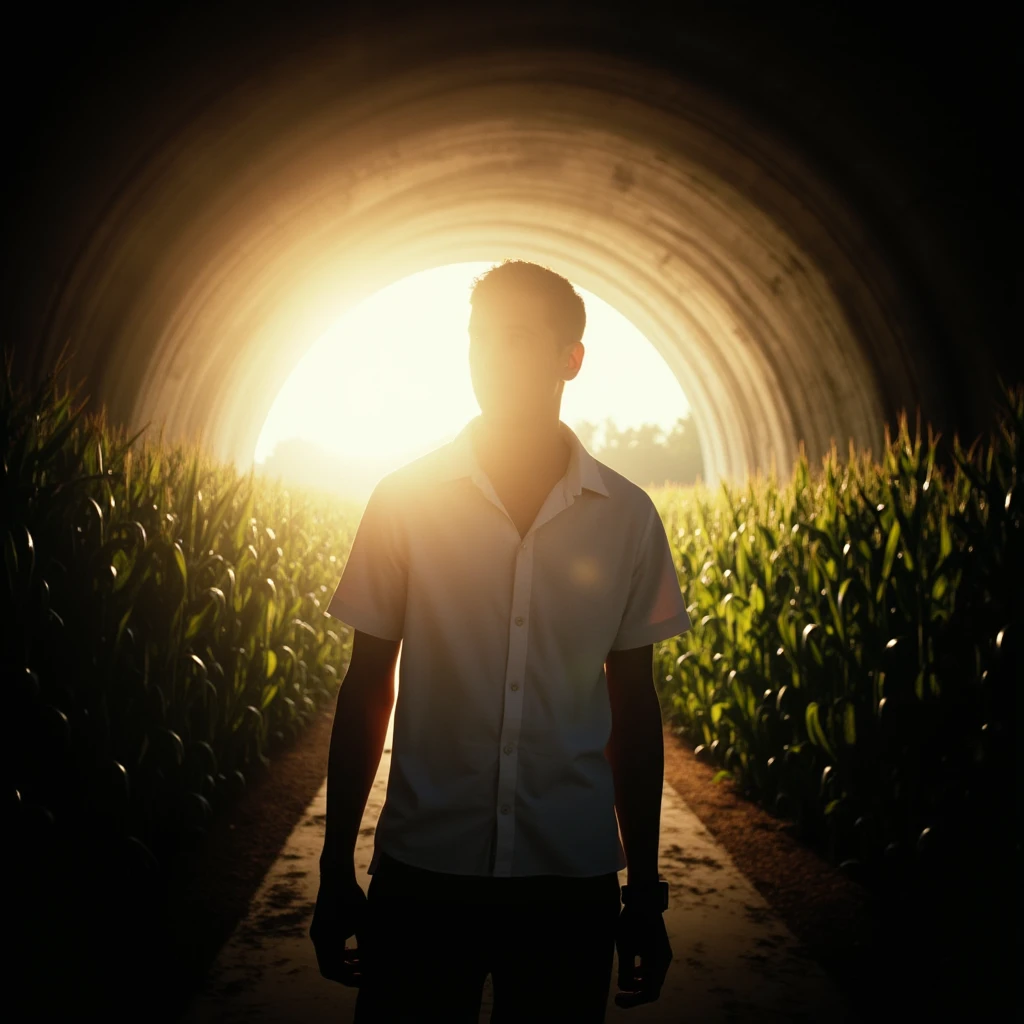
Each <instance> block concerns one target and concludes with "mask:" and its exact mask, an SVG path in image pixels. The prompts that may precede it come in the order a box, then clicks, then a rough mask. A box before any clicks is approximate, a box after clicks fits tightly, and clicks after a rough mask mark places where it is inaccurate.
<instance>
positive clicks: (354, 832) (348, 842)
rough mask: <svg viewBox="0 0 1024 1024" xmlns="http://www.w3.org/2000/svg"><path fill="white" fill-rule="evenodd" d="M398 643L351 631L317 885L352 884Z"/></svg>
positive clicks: (337, 713) (385, 721) (392, 689)
mask: <svg viewBox="0 0 1024 1024" xmlns="http://www.w3.org/2000/svg"><path fill="white" fill-rule="evenodd" d="M400 644H401V640H385V639H382V638H380V637H375V636H371V635H370V634H369V633H362V632H360V631H359V630H356V631H355V636H354V637H353V640H352V660H351V661H350V662H349V666H348V669H347V671H346V672H345V678H344V679H343V680H342V684H341V689H340V690H339V691H338V706H337V710H336V711H335V714H334V726H333V728H332V730H331V750H330V754H329V755H328V764H327V823H326V834H325V837H324V848H323V853H322V854H321V855H320V879H321V884H327V885H331V884H332V883H333V884H338V883H347V882H354V881H355V875H356V868H355V848H356V839H357V837H358V835H359V825H360V823H361V821H362V819H363V812H364V810H365V809H366V800H367V797H368V796H369V795H370V789H371V787H372V786H373V780H374V777H375V776H376V774H377V769H378V767H380V758H381V754H382V753H383V750H384V740H385V737H386V736H387V732H388V722H389V721H390V719H391V708H392V707H393V705H394V702H395V663H396V661H397V660H398V648H399V645H400Z"/></svg>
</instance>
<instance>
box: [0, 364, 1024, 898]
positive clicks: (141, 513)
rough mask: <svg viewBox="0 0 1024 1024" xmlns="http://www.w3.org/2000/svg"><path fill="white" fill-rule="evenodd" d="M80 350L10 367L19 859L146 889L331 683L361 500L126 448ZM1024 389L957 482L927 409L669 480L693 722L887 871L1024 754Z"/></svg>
mask: <svg viewBox="0 0 1024 1024" xmlns="http://www.w3.org/2000/svg"><path fill="white" fill-rule="evenodd" d="M62 369H63V366H62V365H58V366H57V367H55V369H54V370H53V372H52V373H51V374H50V376H49V377H48V378H47V380H46V381H45V382H44V383H43V385H41V386H40V388H39V389H38V390H37V391H36V392H35V393H34V394H32V395H24V394H22V393H21V392H20V391H16V390H15V389H14V387H13V385H12V382H11V369H10V365H6V366H5V371H6V372H5V381H4V386H3V389H2V392H0V405H2V409H0V431H2V436H0V450H2V452H3V464H2V467H0V470H2V481H0V487H2V491H3V504H2V519H0V542H2V543H3V546H4V569H5V572H4V585H3V587H0V592H2V600H3V605H4V606H3V609H2V621H3V623H4V630H3V634H2V650H0V666H2V680H3V681H2V685H3V687H4V704H5V708H6V710H7V713H8V715H9V716H10V720H11V721H12V722H13V723H15V724H16V725H15V727H14V728H12V729H11V730H9V742H8V743H6V744H5V745H4V766H3V771H4V786H5V793H6V794H7V804H8V810H9V812H10V813H9V817H10V819H11V820H12V821H13V822H14V829H13V835H14V842H15V845H16V849H17V850H18V853H19V857H20V859H21V863H23V864H24V865H33V866H34V867H35V869H36V870H38V871H51V872H60V871H61V870H64V869H68V870H71V868H72V867H73V866H79V865H80V864H81V863H82V862H83V857H85V856H86V855H85V853H84V852H83V851H85V850H91V851H92V854H91V857H92V860H91V861H89V863H92V864H94V865H95V864H103V865H106V867H107V870H108V871H109V873H110V877H111V878H112V879H115V880H116V881H117V884H121V882H123V881H124V879H125V878H135V879H142V881H141V882H139V883H138V884H140V885H142V884H144V883H146V882H147V881H148V882H152V881H153V880H154V879H155V878H156V876H157V874H158V869H159V865H160V864H161V863H163V862H164V860H165V859H166V858H167V857H168V856H170V855H171V854H173V852H174V851H175V850H176V849H177V848H178V847H179V846H180V845H181V844H182V843H188V842H189V841H190V840H192V839H195V838H196V837H199V836H202V835H203V833H204V832H205V830H206V829H207V827H208V826H209V824H210V822H211V819H212V818H213V816H214V815H216V814H217V812H218V811H219V810H220V809H222V808H223V807H224V806H225V804H227V803H228V802H230V801H231V800H233V799H235V798H237V797H238V795H239V794H240V792H241V791H242V790H243V789H244V787H245V786H246V784H247V782H248V780H249V779H251V778H252V776H253V775H254V774H258V773H260V772H262V771H265V770H266V769H267V767H268V766H269V764H270V763H271V758H272V756H273V753H274V751H275V749H277V748H278V747H280V745H282V744H284V743H286V742H287V741H289V740H291V739H294V738H295V737H297V736H298V735H300V734H301V731H302V729H303V727H304V726H305V725H306V724H307V723H308V722H309V721H310V718H311V716H312V715H313V714H314V712H315V711H316V710H317V709H318V708H321V707H323V706H324V704H325V702H327V701H330V700H332V699H333V698H334V697H335V695H336V693H337V689H338V685H339V680H340V677H342V676H343V675H344V671H345V668H346V665H347V660H348V658H349V655H350V651H351V638H350V636H349V635H348V630H347V628H345V627H341V628H337V629H336V628H332V627H333V626H334V625H335V623H334V620H332V619H329V618H328V617H327V616H326V615H325V613H324V611H323V605H324V604H325V602H326V600H327V599H328V598H329V595H330V592H331V591H332V590H333V588H334V586H335V585H336V584H337V581H338V579H339V578H340V575H341V570H342V568H343V565H344V558H345V556H346V552H347V550H348V547H349V545H350V543H351V540H352V538H353V536H354V532H355V527H356V525H357V523H358V517H359V510H358V509H354V508H352V507H350V506H346V505H344V504H343V503H341V502H339V501H338V500H337V499H336V498H333V497H331V496H330V495H322V496H317V495H315V494H312V493H309V492H294V493H292V492H289V491H288V490H286V489H285V488H284V487H282V486H281V485H279V484H278V483H276V482H274V481H268V480H262V479H260V480H257V479H256V478H255V477H254V475H253V474H251V473H250V474H249V475H248V476H245V475H240V474H239V473H238V472H237V471H236V470H235V469H234V468H233V467H227V466H223V465H220V464H217V463H215V462H214V461H213V460H211V459H210V458H209V457H208V456H207V455H206V454H204V452H203V451H202V450H201V449H200V448H199V447H198V446H183V445H174V444H165V443H163V440H162V436H161V437H160V438H158V439H156V440H148V439H141V440H140V438H141V433H140V434H137V435H135V436H134V437H127V436H126V435H125V433H124V432H123V431H121V430H114V429H111V428H109V427H108V426H107V425H106V423H105V419H104V417H103V415H102V414H100V415H98V416H85V415H83V414H82V407H81V406H76V404H75V392H74V391H68V390H61V389H60V388H59V387H58V386H57V384H56V381H57V377H58V374H59V373H60V372H61V371H62ZM1005 399H1006V401H1005V408H1004V409H1003V410H1001V411H1000V412H999V415H998V422H997V423H996V425H995V428H994V430H993V433H992V436H991V439H990V440H989V442H988V443H987V444H986V445H984V446H982V445H981V444H980V443H978V444H975V445H974V446H972V448H971V449H970V450H968V451H964V450H963V448H962V447H961V446H960V444H959V441H957V442H956V445H955V453H956V455H955V465H954V466H953V467H952V470H951V471H943V470H942V469H941V468H940V467H939V466H938V465H937V464H936V461H935V439H934V437H933V436H932V434H931V431H930V430H929V442H928V445H927V447H925V446H923V445H922V442H921V439H920V437H919V436H917V437H915V438H913V439H911V437H910V435H909V432H908V428H907V423H906V418H905V417H904V418H903V419H901V422H900V426H899V432H898V436H897V437H896V438H895V439H894V440H891V439H890V438H889V436H888V434H887V436H886V450H885V452H884V453H883V455H882V461H881V463H880V464H876V463H874V462H872V461H871V459H870V457H869V456H868V455H866V454H861V455H858V454H857V453H855V452H854V451H853V450H852V449H851V451H850V453H849V458H848V460H846V461H845V462H841V460H840V459H839V458H838V456H837V453H836V452H835V450H834V449H833V451H832V452H831V453H830V454H829V456H828V457H827V458H826V459H825V460H824V461H823V465H822V469H821V471H820V472H817V471H816V472H815V473H813V474H812V472H811V467H810V465H809V464H808V461H807V459H806V458H805V457H804V456H803V455H801V458H800V459H799V460H798V462H797V464H796V466H795V468H794V471H793V476H792V479H791V480H790V481H789V483H787V484H785V485H780V484H779V483H778V482H777V481H776V480H775V479H763V478H757V479H754V480H751V481H749V482H748V483H747V484H746V485H745V486H723V487H722V488H721V490H720V491H719V492H717V493H714V494H713V493H710V492H709V491H707V490H706V489H704V488H701V487H697V488H687V489H685V490H674V489H661V490H658V491H655V492H653V496H654V497H655V502H656V505H657V506H658V509H659V512H660V514H661V515H662V518H663V521H664V523H665V526H666V530H667V533H668V536H669V538H670V541H671V543H672V546H673V549H674V557H675V560H676V566H677V570H678V573H679V579H680V582H681V584H682V586H683V589H684V593H685V594H686V595H687V601H688V605H689V609H690V615H691V619H692V620H693V622H694V629H693V630H691V631H689V632H687V633H686V634H684V635H683V636H681V637H679V638H676V639H674V640H672V641H670V642H667V643H664V644H659V645H657V648H656V665H657V680H656V681H657V683H658V686H659V689H660V692H661V694H662V698H663V706H664V708H665V712H666V716H667V718H668V720H669V722H670V723H671V724H672V725H673V727H674V728H675V729H676V731H677V733H678V734H679V735H680V736H681V737H683V738H684V739H686V740H687V741H688V742H690V743H692V744H693V745H694V748H695V751H696V753H697V755H698V756H699V757H700V758H702V759H704V760H706V761H708V762H709V763H712V764H715V765H718V766H719V768H720V772H719V777H726V776H728V777H731V778H732V779H734V780H735V782H736V783H737V785H738V786H739V787H740V788H741V790H742V791H743V792H744V793H745V794H746V795H747V796H749V797H750V798H752V799H756V800H759V801H761V802H762V803H763V804H765V805H766V806H768V807H770V808H771V809H772V810H773V811H774V812H776V813H777V814H779V815H781V816H783V817H785V818H790V819H792V820H793V821H795V822H796V823H797V825H798V827H799V829H800V833H801V835H802V836H803V837H804V838H805V839H806V840H807V841H808V842H812V843H815V844H818V845H819V846H820V847H822V848H823V849H824V850H826V851H827V853H828V855H829V856H830V857H831V858H832V859H833V860H834V861H835V862H836V863H839V864H842V865H843V867H844V869H845V870H847V871H848V872H850V873H851V874H852V875H854V876H856V877H858V878H861V879H864V880H867V881H872V880H874V881H886V880H893V879H896V880H898V879H900V878H904V877H906V874H907V872H908V871H911V870H914V869H919V870H926V869H928V868H929V867H930V866H932V867H934V866H935V865H936V864H940V863H943V862H944V860H945V858H946V857H948V856H952V855H954V853H955V852H957V851H960V850H961V849H962V847H963V843H964V842H965V840H964V839H963V833H965V831H968V830H969V826H971V827H973V824H976V823H979V822H983V821H984V820H991V819H992V818H993V817H996V816H998V815H999V813H1000V811H1001V810H1003V809H1002V808H1001V807H1000V806H999V805H998V800H999V799H1004V798H1005V797H1000V796H999V794H1000V793H1002V792H1004V791H1003V790H1001V789H1000V784H1001V780H1005V779H1007V778H1009V777H1010V776H1011V775H1012V774H1013V772H1014V770H1015V769H1014V766H1013V745H1012V729H1013V725H1014V721H1015V719H1014V713H1015V712H1014V708H1015V691H1016V688H1017V686H1018V684H1019V683H1020V662H1019V657H1020V654H1019V652H1020V643H1021V634H1022V630H1024V623H1022V602H1021V589H1022V585H1021V579H1022V569H1024V564H1022V533H1024V530H1022V522H1021V521H1022V506H1024V500H1022V496H1021V493H1020V486H1019V483H1018V477H1019V472H1020V459H1021V448H1020V437H1021V432H1022V426H1024V389H1017V390H1007V391H1005ZM1004 817H1005V818H1007V819H1009V817H1010V816H1009V815H1006V814H1004ZM68 851H73V852H71V853H69V852H68ZM62 858H63V859H62ZM112 884H114V883H113V882H112ZM124 884H128V883H127V882H124Z"/></svg>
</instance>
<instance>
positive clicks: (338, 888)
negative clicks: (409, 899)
mask: <svg viewBox="0 0 1024 1024" xmlns="http://www.w3.org/2000/svg"><path fill="white" fill-rule="evenodd" d="M367 922H368V904H367V902H366V893H364V892H363V890H362V888H361V887H360V885H359V883H358V882H357V881H356V880H355V879H354V878H353V879H347V880H346V881H343V882H339V883H335V882H330V883H328V884H326V885H325V884H324V882H323V880H321V882H320V889H319V891H318V892H317V896H316V909H315V910H314V911H313V923H312V924H311V925H310V926H309V937H310V939H312V941H313V948H314V949H315V950H316V962H317V965H318V966H319V968H320V973H321V974H322V975H323V976H324V977H325V978H327V979H328V980H330V981H338V982H341V984H342V985H349V986H353V987H356V988H358V987H359V984H360V982H361V981H362V977H363V971H364V969H365V963H364V961H365V956H364V955H363V954H365V952H366V943H365V937H366V931H367ZM353 934H354V935H355V937H356V945H355V947H353V948H351V949H346V948H345V940H346V939H347V938H349V936H351V935H353Z"/></svg>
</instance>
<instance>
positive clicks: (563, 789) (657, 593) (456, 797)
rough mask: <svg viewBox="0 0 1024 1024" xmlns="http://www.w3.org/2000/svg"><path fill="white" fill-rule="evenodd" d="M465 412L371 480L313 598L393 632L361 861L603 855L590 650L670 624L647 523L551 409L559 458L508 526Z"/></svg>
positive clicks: (598, 704) (597, 667)
mask: <svg viewBox="0 0 1024 1024" xmlns="http://www.w3.org/2000/svg"><path fill="white" fill-rule="evenodd" d="M480 419H481V417H480V416H477V417H476V418H475V419H473V420H471V421H470V422H469V423H468V424H467V425H466V426H465V427H464V428H463V430H462V431H461V432H460V434H459V435H458V436H457V437H456V438H455V439H454V440H453V441H451V442H449V443H448V444H445V445H442V446H441V447H439V448H436V449H434V450H433V451H431V452H429V453H427V454H426V455H424V456H422V457H420V458H418V459H416V460H414V461H413V462H410V463H408V464H407V465H405V466H403V467H401V468H400V469H397V470H395V471H394V472H392V473H389V474H388V475H387V476H385V477H383V478H382V479H381V480H380V482H379V483H378V484H377V486H376V487H375V488H374V490H373V493H372V494H371V496H370V498H369V501H368V502H367V505H366V508H365V510H364V512H363V515H362V518H361V520H360V522H359V526H358V528H357V530H356V535H355V538H354V539H353V542H352V547H351V550H350V552H349V555H348V559H347V561H346V563H345V566H344V571H343V574H342V577H341V581H340V583H339V584H338V587H337V589H336V591H335V592H334V595H333V597H332V598H331V601H330V603H329V605H328V607H327V612H328V614H330V615H332V616H333V617H335V618H337V619H339V620H340V621H342V622H345V623H348V624H349V625H350V626H352V627H354V628H355V629H358V630H360V631H361V632H365V633H371V634H373V635H374V636H378V637H382V638H384V639H389V640H399V639H401V641H402V649H401V650H402V653H401V659H400V662H399V665H400V669H399V680H398V688H397V695H396V700H395V708H394V735H393V741H392V754H391V771H390V775H389V777H388V786H387V793H386V797H385V802H384V807H383V809H382V810H381V814H380V819H379V821H378V823H377V828H376V832H375V836H374V853H373V858H372V860H371V863H370V867H369V871H370V873H373V872H374V871H375V870H376V867H377V863H378V861H379V859H380V853H381V851H382V850H383V851H385V852H387V853H388V854H390V855H391V856H392V857H395V858H397V859H398V860H401V861H404V862H405V863H407V864H412V865H414V866H416V867H420V868H426V869H428V870H432V871H442V872H447V873H452V874H462V875H493V876H510V875H535V874H555V875H570V876H593V875H599V874H605V873H608V872H612V871H620V870H621V869H622V868H624V867H626V859H625V854H624V851H623V848H622V843H621V840H620V837H619V830H618V822H617V819H616V816H615V809H614V805H615V791H614V783H613V777H612V769H611V764H610V762H609V761H608V759H607V758H606V757H605V754H604V750H605V747H606V746H607V744H608V740H609V737H610V734H611V705H610V699H609V694H608V683H607V678H606V676H605V667H604V666H605V661H606V659H607V657H608V653H609V652H610V651H617V650H628V649H630V648H634V647H642V646H644V645H646V644H650V643H655V642H656V641H659V640H665V639H668V638H669V637H673V636H676V635H677V634H679V633H683V632H685V631H686V630H687V629H689V628H690V619H689V616H688V615H687V612H686V604H685V601H684V599H683V595H682V592H681V590H680V587H679V580H678V576H677V573H676V569H675V565H674V563H673V560H672V554H671V550H670V548H669V543H668V538H667V536H666V534H665V528H664V526H663V524H662V522H661V518H660V516H659V515H658V512H657V510H656V508H655V506H654V503H653V501H652V500H651V497H650V495H649V494H648V493H647V492H646V491H645V490H643V489H642V488H641V487H638V486H637V485H636V484H634V483H632V482H631V481H629V480H627V479H626V478H625V477H623V476H621V475H620V474H619V473H616V472H615V471H614V470H612V469H611V468H610V467H608V466H606V465H604V464H603V463H601V462H598V461H597V460H596V459H595V458H594V457H593V456H592V455H591V454H590V453H589V452H588V451H587V450H586V448H585V447H584V446H583V444H582V442H581V441H580V440H579V438H578V437H577V436H576V434H575V433H574V432H573V431H572V430H571V429H570V428H569V427H568V426H567V425H566V424H565V423H563V422H562V421H559V427H560V429H561V431H562V433H563V436H564V437H565V438H566V440H567V441H568V442H569V444H570V452H571V454H570V458H569V464H568V468H567V469H566V472H565V475H564V476H563V477H562V479H561V480H559V482H558V483H557V484H556V485H555V486H554V487H553V488H552V490H551V492H550V493H549V494H548V496H547V499H546V500H545V502H544V504H543V505H542V507H541V509H540V512H539V513H538V514H537V518H536V519H535V520H534V522H533V524H532V525H531V526H530V529H529V531H528V532H527V534H526V535H525V537H522V538H521V537H520V535H519V531H518V530H517V528H516V526H515V525H514V523H513V522H512V519H511V518H510V517H509V515H508V513H507V511H506V510H505V507H504V505H503V504H502V502H501V500H500V499H499V498H498V495H497V494H496V493H495V491H494V488H493V486H492V485H491V482H490V480H489V479H488V478H487V476H486V474H485V473H484V472H483V471H482V469H481V468H480V465H479V463H478V461H477V458H476V455H475V452H474V448H473V444H472V436H474V435H473V433H472V432H473V431H474V430H475V429H476V424H477V423H478V422H479V421H480ZM343 685H344V684H343ZM651 685H652V686H653V685H654V682H653V679H652V680H651Z"/></svg>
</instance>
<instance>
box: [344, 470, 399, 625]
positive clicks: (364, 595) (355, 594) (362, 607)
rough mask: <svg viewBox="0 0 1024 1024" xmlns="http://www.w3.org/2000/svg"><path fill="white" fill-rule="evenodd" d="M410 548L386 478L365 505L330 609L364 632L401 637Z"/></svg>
mask: <svg viewBox="0 0 1024 1024" xmlns="http://www.w3.org/2000/svg"><path fill="white" fill-rule="evenodd" d="M406 551H407V548H406V545H405V541H404V535H403V533H402V528H401V522H400V520H399V517H398V509H397V506H396V503H395V501H394V498H393V495H391V494H390V493H389V491H388V489H387V488H386V487H385V486H384V483H383V481H382V482H381V483H378V484H377V486H376V487H375V488H374V490H373V493H372V494H371V495H370V498H369V500H368V501H367V503H366V508H365V509H364V510H363V515H362V518H361V519H360V521H359V526H358V527H357V528H356V535H355V538H354V539H353V541H352V547H351V549H350V550H349V554H348V560H347V561H346V563H345V568H344V570H343V571H342V576H341V582H340V583H339V584H338V586H337V589H336V590H335V591H334V596H333V597H332V598H331V600H330V603H329V604H328V605H327V614H328V615H331V616H333V617H334V618H336V619H338V620H339V621H341V622H346V623H348V624H349V625H350V626H352V627H353V628H354V629H358V630H359V631H360V632H362V633H370V634H371V635H373V636H377V637H380V638H381V639H383V640H400V639H401V638H402V633H403V628H404V625H405V600H406V589H407V574H408V559H407V557H406Z"/></svg>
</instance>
